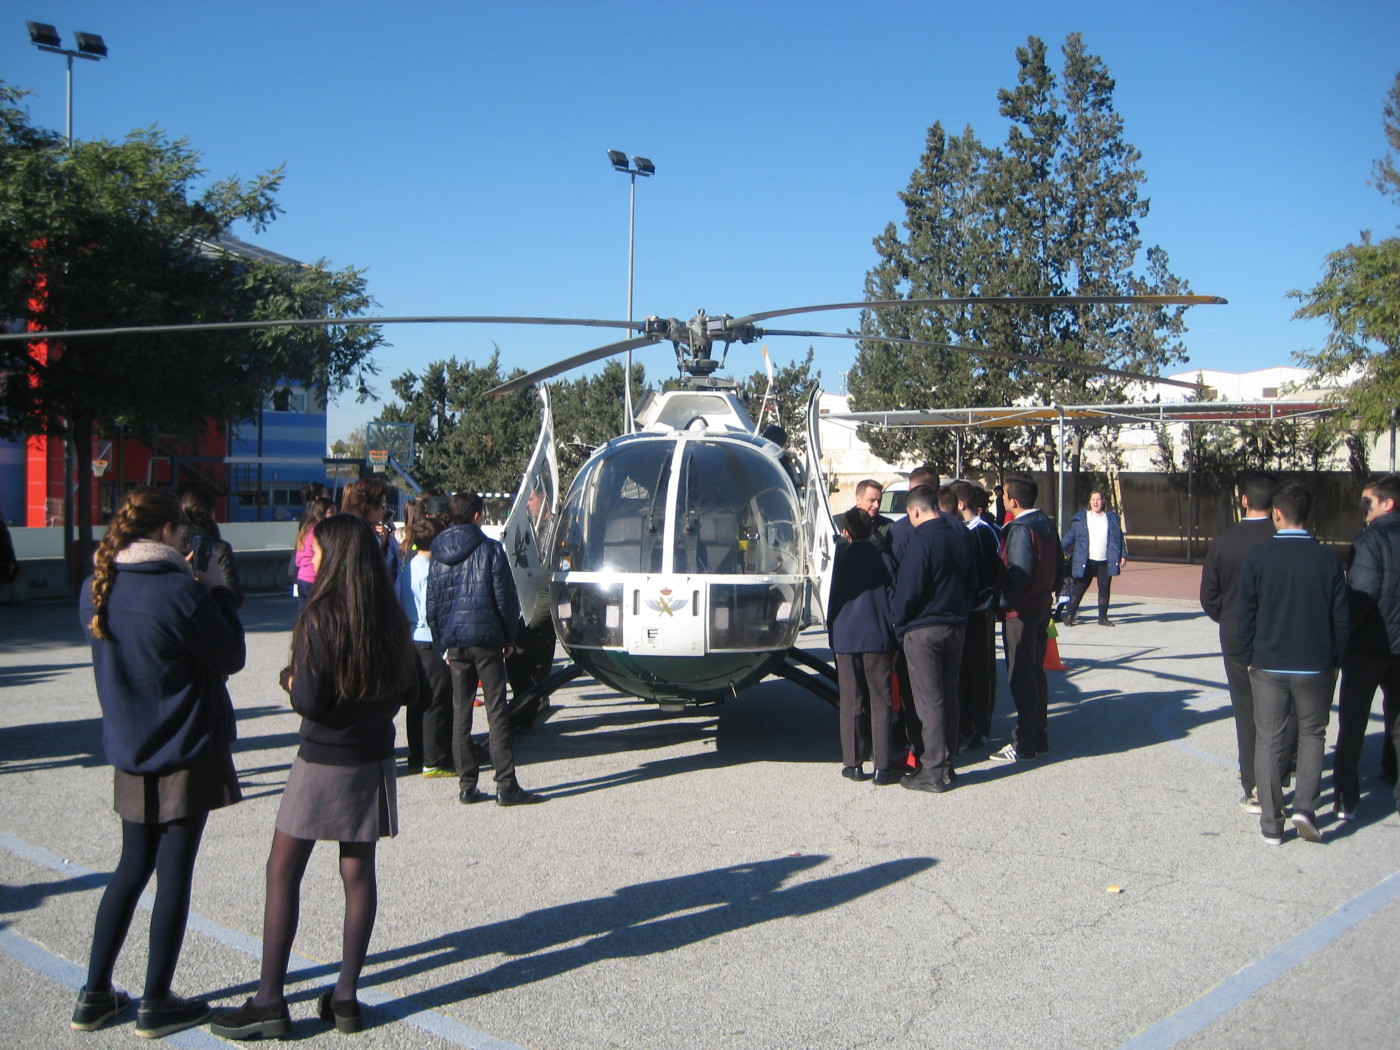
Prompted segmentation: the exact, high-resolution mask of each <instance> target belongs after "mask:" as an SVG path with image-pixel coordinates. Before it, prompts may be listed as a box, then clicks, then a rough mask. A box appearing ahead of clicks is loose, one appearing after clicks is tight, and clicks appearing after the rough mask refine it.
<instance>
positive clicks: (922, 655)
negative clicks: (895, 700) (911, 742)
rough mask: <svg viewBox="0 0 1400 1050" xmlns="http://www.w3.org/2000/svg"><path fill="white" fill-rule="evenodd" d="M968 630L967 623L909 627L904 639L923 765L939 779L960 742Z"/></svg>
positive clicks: (922, 768)
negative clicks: (960, 699) (960, 674)
mask: <svg viewBox="0 0 1400 1050" xmlns="http://www.w3.org/2000/svg"><path fill="white" fill-rule="evenodd" d="M964 630H965V625H963V624H938V625H936V626H933V627H918V628H915V629H914V630H912V631H907V632H906V633H905V635H904V640H903V641H904V658H905V660H907V661H908V663H909V687H910V689H912V690H913V692H914V710H915V711H917V712H918V714H919V725H920V728H921V731H922V738H923V745H924V751H923V754H922V755H920V756H919V766H920V769H921V770H923V771H926V772H928V773H930V774H932V775H933V777H934V778H935V779H942V778H944V777H945V776H946V775H947V773H948V771H949V770H950V769H952V766H953V762H952V758H953V752H954V751H955V750H956V749H957V746H958V670H959V667H960V666H961V664H962V648H963V633H964Z"/></svg>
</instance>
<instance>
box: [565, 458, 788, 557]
mask: <svg viewBox="0 0 1400 1050" xmlns="http://www.w3.org/2000/svg"><path fill="white" fill-rule="evenodd" d="M677 448H678V446H677V444H676V442H674V441H672V440H646V439H644V438H643V439H639V440H636V441H630V442H626V443H621V444H619V445H618V446H617V447H616V448H615V449H613V450H611V451H610V452H609V453H608V454H607V455H605V456H603V457H601V458H599V459H597V460H595V461H594V462H593V463H591V464H589V466H588V467H587V471H588V473H587V475H586V476H585V477H583V478H581V479H580V483H578V484H576V485H575V486H574V488H573V491H572V492H571V494H570V496H569V499H568V501H567V502H566V503H565V504H564V507H563V510H562V511H561V512H560V515H559V527H558V532H557V537H556V539H557V543H556V547H555V560H554V566H553V567H554V568H555V569H556V570H563V571H570V570H572V571H574V572H617V573H637V572H640V573H658V572H675V573H685V574H690V575H785V574H791V573H800V572H802V571H803V569H802V565H803V552H802V546H801V544H802V538H801V537H802V532H801V529H800V528H799V527H798V520H799V518H798V508H797V505H796V503H795V501H794V498H793V494H792V486H791V484H790V483H789V482H788V480H787V477H786V475H785V474H784V473H783V469H782V467H781V465H780V464H779V463H778V461H777V460H776V459H773V458H770V457H769V456H767V455H765V454H764V453H763V452H761V451H760V450H759V449H757V448H755V447H753V446H752V445H751V444H749V443H748V442H747V441H743V440H740V441H735V440H732V439H729V440H726V439H696V440H689V441H685V442H682V443H681V444H680V446H679V448H680V449H681V454H680V457H679V458H680V468H679V474H678V479H677V481H676V484H675V485H672V484H671V482H672V477H671V474H672V464H673V463H674V462H675V461H676V459H677V455H676V453H677ZM672 515H674V517H675V522H674V528H672V529H671V530H669V539H668V529H667V525H668V519H669V518H670V517H671V516H672ZM668 544H669V553H670V558H669V559H667V558H666V557H665V555H666V553H667V551H668ZM668 562H669V563H668Z"/></svg>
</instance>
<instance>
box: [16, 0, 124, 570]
mask: <svg viewBox="0 0 1400 1050" xmlns="http://www.w3.org/2000/svg"><path fill="white" fill-rule="evenodd" d="M25 25H26V26H27V27H28V29H29V42H30V43H31V44H33V45H34V46H35V47H37V48H38V49H39V50H40V51H48V52H50V53H51V54H55V55H63V56H64V57H65V58H67V59H68V85H67V86H68V90H67V119H66V126H65V127H64V133H65V135H66V136H67V138H68V148H69V149H70V150H71V149H72V148H73V59H75V58H86V59H88V60H89V61H92V62H100V61H101V60H102V59H104V58H106V57H107V43H106V41H104V40H103V39H102V38H101V37H100V36H98V35H97V34H96V33H81V32H76V33H74V34H73V39H74V41H75V42H76V43H77V45H78V49H77V50H76V51H73V50H70V49H69V48H66V47H64V46H63V39H62V38H61V37H60V36H59V35H58V30H57V29H55V28H54V27H53V26H51V25H49V24H48V23H47V22H26V23H25ZM65 431H66V433H65V436H64V441H63V565H64V573H65V578H66V579H67V582H69V583H70V584H71V583H72V582H73V581H74V578H75V576H77V575H79V574H81V572H82V567H81V566H74V564H73V518H74V515H73V492H74V490H75V489H76V488H77V486H78V485H82V484H91V482H89V481H87V479H85V478H75V477H74V476H73V467H74V464H75V462H76V460H77V456H76V454H75V453H76V451H77V442H78V440H79V435H77V434H75V433H73V430H72V426H71V424H68V423H65ZM82 440H84V441H87V442H91V441H92V435H91V434H84V435H82ZM117 490H118V491H120V490H121V478H120V477H119V478H117Z"/></svg>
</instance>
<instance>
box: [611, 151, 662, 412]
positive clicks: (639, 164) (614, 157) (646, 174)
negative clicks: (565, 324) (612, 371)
mask: <svg viewBox="0 0 1400 1050" xmlns="http://www.w3.org/2000/svg"><path fill="white" fill-rule="evenodd" d="M608 163H609V164H611V165H612V166H613V170H614V171H620V172H622V174H624V175H626V176H627V177H628V179H629V180H630V182H631V184H632V189H631V193H630V196H629V200H628V210H627V320H628V321H629V322H630V321H631V320H632V260H633V245H634V243H635V239H636V238H635V234H636V230H637V176H638V175H640V176H642V178H650V177H651V176H652V175H655V174H656V165H655V164H653V163H652V162H651V161H650V160H648V159H647V158H646V157H633V158H632V163H631V164H630V165H629V164H628V163H627V154H625V153H623V152H622V151H621V150H619V149H610V150H608ZM622 368H623V372H622V411H623V413H624V419H623V426H624V427H625V430H626V433H628V434H630V433H632V426H633V420H632V351H631V350H628V351H627V360H626V361H625V362H624V363H623V366H622Z"/></svg>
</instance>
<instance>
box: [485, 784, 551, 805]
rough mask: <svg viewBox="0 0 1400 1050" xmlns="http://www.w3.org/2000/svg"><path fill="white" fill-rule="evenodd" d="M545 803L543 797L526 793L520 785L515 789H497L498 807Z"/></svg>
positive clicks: (531, 792)
mask: <svg viewBox="0 0 1400 1050" xmlns="http://www.w3.org/2000/svg"><path fill="white" fill-rule="evenodd" d="M543 801H544V796H543V795H537V794H535V793H534V792H533V791H526V790H525V789H524V788H523V787H521V786H520V785H519V784H516V785H515V786H514V787H508V788H506V787H503V788H497V789H496V805H498V806H533V805H534V804H535V803H536V802H543Z"/></svg>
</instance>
